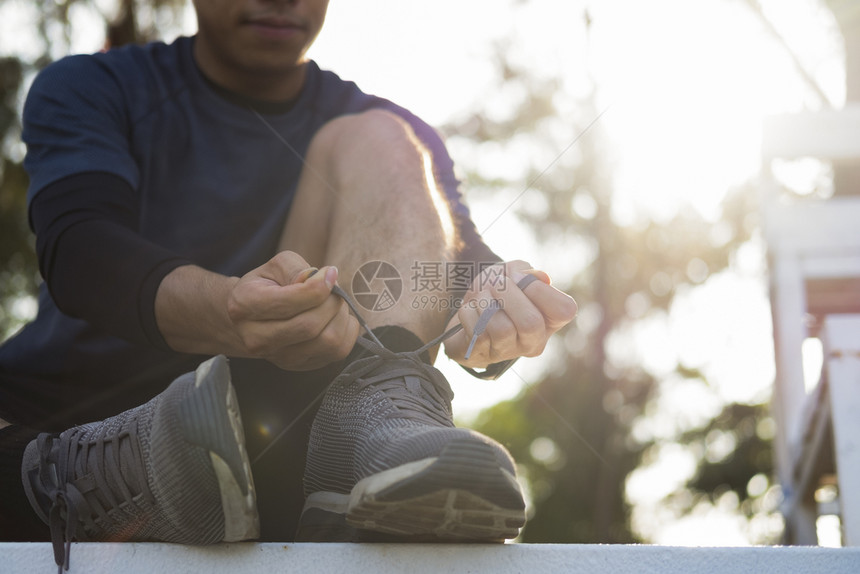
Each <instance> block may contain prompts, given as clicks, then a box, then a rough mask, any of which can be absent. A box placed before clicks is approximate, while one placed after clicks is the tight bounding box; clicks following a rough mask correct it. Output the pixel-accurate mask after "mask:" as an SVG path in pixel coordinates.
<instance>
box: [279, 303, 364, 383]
mask: <svg viewBox="0 0 860 574" xmlns="http://www.w3.org/2000/svg"><path fill="white" fill-rule="evenodd" d="M344 309H345V312H343V313H339V314H338V315H337V316H336V317H334V318H333V319H332V321H331V322H330V323H329V324H328V325H326V327H325V328H324V329H323V331H322V332H321V333H320V335H319V336H318V337H316V338H314V339H312V340H310V341H305V342H302V343H297V344H294V345H289V346H286V347H284V348H282V349H279V350H278V352H277V353H276V355H275V356H273V357H270V358H269V360H270V361H271V362H273V363H275V364H276V365H278V366H280V367H282V368H285V369H288V370H295V371H305V370H310V369H318V368H320V367H324V366H326V365H328V364H330V363H333V362H335V361H339V360H342V359H344V358H346V357H347V356H348V355H349V353H350V351H352V349H353V348H354V347H355V342H356V340H357V339H358V336H359V332H360V326H359V324H358V321H356V319H355V317H353V316H352V315H351V314H350V313H349V311H348V309H346V306H344Z"/></svg>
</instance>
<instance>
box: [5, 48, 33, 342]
mask: <svg viewBox="0 0 860 574" xmlns="http://www.w3.org/2000/svg"><path fill="white" fill-rule="evenodd" d="M22 78H23V65H22V63H21V61H20V60H18V59H17V58H2V59H0V142H3V144H4V145H3V146H2V149H3V151H4V152H6V153H4V154H3V157H2V158H0V340H2V339H3V338H5V335H7V334H10V333H11V332H12V331H14V330H15V329H16V328H17V327H18V326H20V324H21V319H22V318H23V317H22V316H21V313H20V311H19V306H20V302H21V301H22V300H23V299H26V298H27V297H28V296H31V295H32V294H34V293H35V290H36V285H37V280H38V273H37V270H36V256H35V250H34V247H33V238H32V235H31V233H30V230H29V227H28V225H27V206H26V202H27V200H26V196H27V183H28V180H27V174H26V173H25V172H24V168H23V166H22V165H21V163H20V161H16V160H13V159H12V158H11V157H9V155H10V154H9V153H8V152H9V151H10V150H11V149H13V145H14V143H15V142H16V141H17V139H18V137H19V132H20V124H19V122H18V110H17V106H16V102H17V99H18V94H19V92H20V89H21V84H22Z"/></svg>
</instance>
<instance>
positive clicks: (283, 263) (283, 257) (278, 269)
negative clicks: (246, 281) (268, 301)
mask: <svg viewBox="0 0 860 574" xmlns="http://www.w3.org/2000/svg"><path fill="white" fill-rule="evenodd" d="M309 269H313V267H311V265H310V264H309V263H308V262H307V261H305V259H304V258H303V257H302V256H301V255H299V254H298V253H296V252H294V251H281V252H280V253H278V254H277V255H275V256H274V257H272V258H271V259H269V260H268V261H266V262H265V263H264V264H263V265H261V266H260V267H258V268H257V269H256V270H255V271H257V274H258V275H260V276H261V277H264V278H266V279H270V280H272V281H274V282H275V283H277V284H278V285H291V284H293V283H299V282H300V280H299V278H300V277H302V276H303V275H304V276H305V278H307V275H306V274H307V272H308V270H309ZM252 273H253V272H252Z"/></svg>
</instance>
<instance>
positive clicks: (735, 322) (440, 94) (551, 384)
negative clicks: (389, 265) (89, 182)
mask: <svg viewBox="0 0 860 574" xmlns="http://www.w3.org/2000/svg"><path fill="white" fill-rule="evenodd" d="M853 6H854V3H853V2H851V1H848V0H792V1H791V2H784V1H780V0H696V1H689V0H652V1H649V2H641V1H638V0H600V1H591V2H588V1H584V0H466V1H463V0H436V1H435V2H432V3H428V2H413V1H410V0H363V1H362V2H352V1H347V0H331V4H330V8H329V16H328V21H327V24H326V27H325V29H324V30H323V33H322V35H321V36H320V38H319V40H318V41H317V43H316V45H315V46H314V47H313V48H312V51H311V54H310V57H312V58H313V59H315V60H316V61H317V62H319V64H320V65H321V66H322V67H324V68H328V69H331V70H333V71H335V72H337V73H338V74H340V75H341V76H342V77H344V78H346V79H350V80H354V81H356V82H357V83H358V84H359V86H360V87H362V88H363V89H364V90H365V91H367V92H371V93H375V94H378V95H381V96H384V97H387V98H389V99H391V100H393V101H395V102H397V103H399V104H401V105H403V106H405V107H407V108H409V109H411V110H412V111H413V112H415V113H417V114H418V115H419V116H421V117H423V118H424V119H425V120H427V121H428V122H430V123H431V124H433V125H434V126H436V127H438V129H439V130H440V131H441V132H442V133H443V134H444V136H445V138H446V140H447V142H448V146H449V150H450V152H451V154H452V156H453V157H454V159H455V162H456V163H457V165H458V166H459V167H458V169H459V171H460V175H461V177H462V179H463V189H464V192H465V193H466V195H467V198H468V202H469V204H470V206H471V208H472V210H473V216H474V217H473V218H474V220H475V221H476V223H477V225H478V228H479V229H480V230H481V231H482V232H483V234H484V237H485V239H486V241H487V242H488V243H489V244H490V245H491V246H493V247H494V248H495V249H496V251H497V252H498V253H499V254H500V255H502V256H503V257H504V258H507V259H514V258H519V259H526V260H528V261H530V262H531V263H532V264H533V265H534V266H535V267H538V268H541V269H544V270H546V271H548V272H549V273H550V274H551V275H552V277H553V280H554V284H555V285H556V286H557V287H559V288H560V289H562V290H564V291H566V292H568V293H570V294H571V295H573V296H574V297H575V298H576V300H577V302H578V303H579V315H578V317H577V319H576V321H575V323H574V324H572V325H571V326H569V327H568V328H566V329H565V330H564V331H562V332H560V333H559V334H558V335H556V337H554V339H553V341H552V342H551V344H550V346H549V348H548V349H547V351H546V353H545V354H544V355H543V356H542V357H540V358H535V359H524V360H521V361H519V362H518V363H517V364H516V365H515V366H514V368H513V369H512V370H511V371H509V372H508V373H507V374H506V375H505V376H504V377H503V378H502V379H501V380H499V381H495V382H482V381H476V380H474V379H472V378H471V377H469V375H467V374H465V373H464V372H462V371H461V370H460V369H459V368H458V367H456V366H455V365H451V364H449V363H447V361H446V360H445V359H440V360H439V364H438V366H439V367H440V368H442V369H443V370H444V372H445V373H446V374H447V375H448V377H449V379H450V380H451V381H452V385H453V386H454V390H455V393H456V399H455V408H456V410H457V413H458V416H459V419H460V422H461V423H463V424H467V425H472V426H474V427H476V428H478V429H480V430H481V431H483V432H485V433H487V434H490V435H491V436H493V437H495V438H496V439H498V440H500V441H501V442H503V443H504V444H506V445H507V446H508V448H509V449H510V450H511V451H512V452H513V454H514V455H515V457H516V458H517V460H518V461H519V463H520V465H521V474H522V477H523V480H524V483H525V485H526V488H527V492H528V502H529V516H530V519H529V522H528V524H527V526H526V528H525V529H524V531H523V534H522V536H521V540H522V541H526V542H565V543H568V542H600V543H629V542H646V543H661V544H675V545H747V544H771V543H778V542H779V541H780V537H781V534H782V531H783V528H784V521H783V519H782V516H781V515H780V513H779V506H780V502H781V499H782V497H781V493H780V489H779V486H778V485H777V484H775V482H774V475H773V460H772V452H771V441H772V439H773V437H774V433H775V425H774V422H773V419H772V418H771V417H770V415H769V409H768V400H769V397H770V391H771V386H772V384H773V378H774V366H773V342H772V330H771V316H770V307H769V302H768V289H767V278H766V273H767V265H766V260H767V258H766V246H765V245H764V243H763V239H762V233H761V228H760V217H759V204H760V201H761V185H760V181H759V172H760V168H761V157H760V143H761V122H762V119H763V118H764V117H765V116H767V115H770V114H780V113H787V112H797V111H801V110H819V109H823V108H827V107H831V106H835V107H838V106H840V105H841V104H842V103H843V102H844V101H845V98H846V96H845V94H846V88H845V85H846V81H845V77H846V73H845V67H846V66H845V62H846V48H845V45H846V44H845V42H844V41H843V32H845V31H846V30H852V29H853V30H854V33H856V31H857V29H858V27H860V24H858V22H860V17H858V15H857V12H858V9H856V8H853ZM195 27H196V24H195V20H194V14H193V9H192V7H191V5H190V2H188V1H187V0H26V1H25V0H0V138H2V163H0V338H6V337H9V336H12V335H13V334H14V332H15V331H16V330H17V329H18V328H20V326H21V325H22V324H23V323H25V322H26V321H27V320H28V319H29V318H31V317H32V316H33V315H34V313H35V310H36V308H35V299H34V298H33V293H34V291H35V288H36V286H37V284H38V282H39V281H40V279H39V276H38V270H37V269H36V264H35V256H34V253H33V244H34V239H33V237H32V234H31V232H30V230H29V228H28V226H27V219H26V206H25V192H26V187H27V176H26V173H25V172H24V171H23V169H22V167H21V162H22V160H23V156H24V153H25V149H24V146H23V144H22V143H21V142H20V111H21V106H22V104H23V98H24V96H25V94H26V90H27V87H28V85H29V84H30V82H31V81H32V79H33V77H34V75H35V74H36V73H38V71H39V70H40V69H41V68H42V67H44V66H45V65H47V64H48V63H50V62H51V61H53V60H56V59H58V58H61V57H63V56H65V55H67V54H72V53H87V52H94V51H98V50H100V49H104V48H105V47H107V46H119V45H122V44H126V43H131V42H145V41H151V40H164V41H170V40H172V39H173V38H175V37H176V36H177V35H180V34H192V33H193V32H194V30H195ZM852 27H853V28H852ZM272 145H278V144H277V142H275V141H273V144H272ZM772 167H773V174H774V176H775V177H776V178H777V180H778V181H779V182H780V184H781V185H782V186H783V187H784V188H785V192H786V193H789V194H795V195H799V196H806V197H812V196H822V197H826V196H827V195H828V194H830V193H832V173H831V169H830V167H829V166H827V165H825V164H822V163H820V162H817V161H815V160H811V159H806V160H800V161H793V162H781V163H777V164H775V165H774V166H772ZM807 352H808V355H809V357H808V361H807V363H808V364H809V365H811V367H810V377H812V376H813V374H814V371H815V357H816V349H815V347H814V345H812V346H811V347H810V348H809V349H807ZM830 518H832V517H830ZM819 536H820V541H821V543H823V544H825V545H828V544H829V545H838V544H839V533H838V522H837V523H834V522H832V521H830V520H829V518H828V517H822V518H821V519H819Z"/></svg>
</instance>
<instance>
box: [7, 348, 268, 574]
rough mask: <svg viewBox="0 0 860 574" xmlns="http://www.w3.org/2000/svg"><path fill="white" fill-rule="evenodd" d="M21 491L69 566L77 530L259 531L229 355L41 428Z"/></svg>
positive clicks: (228, 534) (116, 533) (99, 536)
mask: <svg viewBox="0 0 860 574" xmlns="http://www.w3.org/2000/svg"><path fill="white" fill-rule="evenodd" d="M22 477H23V482H24V490H25V491H26V493H27V497H28V498H29V500H30V504H31V505H32V506H33V509H34V510H35V511H36V513H37V514H38V515H39V517H40V518H41V519H42V520H44V521H45V522H46V523H48V524H49V525H50V527H51V538H52V540H53V543H54V556H55V558H56V560H57V564H58V565H59V566H60V569H61V570H62V568H63V567H65V568H66V569H68V559H69V549H70V545H71V540H72V538H75V539H77V540H81V541H89V540H99V541H162V542H175V543H182V544H212V543H216V542H220V541H228V542H229V541H238V540H247V539H253V538H257V537H258V536H259V520H258V516H257V505H256V496H255V493H254V484H253V480H252V478H251V468H250V465H249V463H248V457H247V453H246V452H245V439H244V434H243V430H242V422H241V419H240V416H239V408H238V404H237V402H236V395H235V393H234V390H233V386H232V384H231V383H230V370H229V366H228V364H227V359H226V358H225V357H223V356H218V357H215V358H213V359H210V360H208V361H206V362H205V363H203V364H201V365H200V367H198V369H197V371H196V372H194V373H188V374H186V375H183V376H182V377H179V378H178V379H176V380H175V381H174V382H173V383H172V384H171V385H170V386H169V387H168V388H167V389H166V390H165V391H164V392H162V393H161V394H159V395H158V396H156V397H154V398H153V399H152V400H150V401H149V402H147V403H146V404H144V405H142V406H140V407H137V408H134V409H131V410H128V411H126V412H124V413H122V414H120V415H118V416H115V417H111V418H109V419H106V420H104V421H101V422H96V423H89V424H85V425H81V426H77V427H74V428H72V429H69V430H67V431H65V432H63V433H61V434H60V435H49V434H41V435H39V437H38V438H37V439H36V440H34V441H33V442H31V443H30V444H29V445H28V446H27V449H26V451H25V453H24V461H23V466H22Z"/></svg>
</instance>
